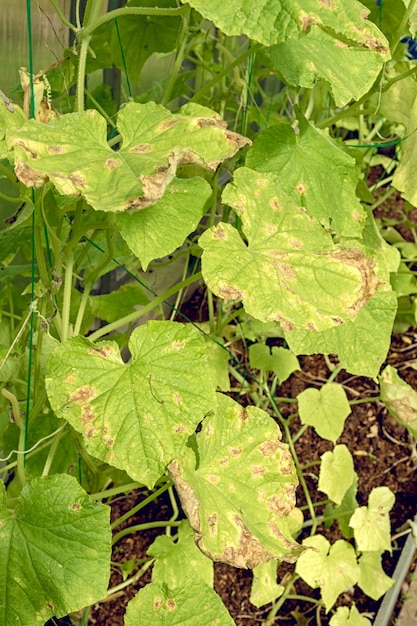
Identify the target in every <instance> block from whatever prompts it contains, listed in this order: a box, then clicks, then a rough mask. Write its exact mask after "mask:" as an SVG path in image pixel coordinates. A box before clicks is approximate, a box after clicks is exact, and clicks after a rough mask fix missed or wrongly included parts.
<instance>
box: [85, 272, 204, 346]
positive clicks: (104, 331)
mask: <svg viewBox="0 0 417 626" xmlns="http://www.w3.org/2000/svg"><path fill="white" fill-rule="evenodd" d="M201 276H202V275H201V272H197V273H196V274H193V275H192V276H189V277H188V278H186V279H185V280H182V281H181V282H180V283H177V284H176V285H174V286H173V287H171V288H170V289H167V291H165V292H164V293H163V294H162V295H161V296H157V297H156V298H155V299H154V300H152V302H150V303H149V304H147V305H146V306H144V307H142V309H141V310H140V311H135V313H129V315H125V317H122V318H121V319H119V320H117V321H116V322H112V323H111V324H107V325H106V326H103V328H99V329H98V330H96V331H95V332H94V333H92V334H91V335H90V336H89V339H90V341H96V340H97V339H99V338H100V337H103V336H104V335H108V334H109V333H111V332H113V331H114V330H117V329H118V328H120V326H123V325H124V324H130V323H131V322H135V321H136V320H138V319H140V318H141V317H143V316H144V315H146V313H149V312H150V311H152V310H153V309H154V308H156V307H157V306H158V305H159V304H162V303H163V302H164V301H165V300H167V299H168V298H169V297H170V296H172V295H174V294H175V293H177V292H178V291H180V290H181V289H184V287H188V285H192V284H193V283H195V282H197V281H198V280H200V278H201Z"/></svg>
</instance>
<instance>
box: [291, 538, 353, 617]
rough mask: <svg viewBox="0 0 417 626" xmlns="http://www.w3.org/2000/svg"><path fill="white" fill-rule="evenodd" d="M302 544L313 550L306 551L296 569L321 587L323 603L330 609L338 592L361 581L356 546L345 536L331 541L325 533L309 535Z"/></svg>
mask: <svg viewBox="0 0 417 626" xmlns="http://www.w3.org/2000/svg"><path fill="white" fill-rule="evenodd" d="M303 546H306V547H311V548H313V550H306V551H305V552H303V554H302V555H301V556H300V558H299V559H298V561H297V564H296V566H295V571H296V572H297V574H298V575H299V576H301V578H302V579H303V580H304V581H305V582H306V583H307V584H308V585H310V587H312V588H313V589H316V588H317V587H320V592H321V596H322V599H323V602H324V606H325V607H326V611H329V610H330V609H331V608H332V606H333V604H334V603H335V602H336V600H337V598H338V596H339V594H341V593H343V592H344V591H347V590H348V589H349V588H350V587H352V586H353V585H355V584H356V583H357V582H358V579H359V566H358V564H357V563H356V555H355V550H354V548H353V546H351V545H350V544H349V543H348V542H347V541H343V540H342V539H339V540H338V541H336V542H335V543H334V544H333V545H330V543H329V542H328V541H327V539H326V538H325V537H323V536H322V535H315V536H314V537H307V539H304V541H303Z"/></svg>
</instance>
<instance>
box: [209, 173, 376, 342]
mask: <svg viewBox="0 0 417 626" xmlns="http://www.w3.org/2000/svg"><path fill="white" fill-rule="evenodd" d="M223 200H224V202H226V203H228V204H230V205H231V206H232V207H233V208H234V209H235V211H236V212H237V213H238V215H239V216H240V217H241V220H242V231H243V234H244V236H245V237H246V238H247V240H248V245H246V244H245V243H244V241H243V240H242V238H241V237H240V235H239V233H238V231H237V230H236V229H235V228H233V227H232V226H231V225H230V224H224V223H220V224H218V225H217V226H214V227H212V228H211V229H209V230H207V231H206V232H205V233H203V235H202V236H201V237H200V240H199V243H200V245H201V247H202V248H203V250H204V252H203V256H202V272H203V276H204V279H205V281H206V283H207V285H208V286H209V287H210V289H211V290H212V291H214V293H215V294H216V295H218V296H220V297H222V298H226V299H241V300H243V303H244V305H245V309H246V311H247V312H248V313H249V314H250V315H252V316H253V317H256V318H258V319H259V320H261V321H263V322H267V321H271V320H276V321H279V322H280V323H281V326H282V327H283V328H284V329H285V330H293V329H296V328H304V329H308V330H310V331H311V330H313V331H320V330H324V329H325V328H331V327H333V326H337V325H339V324H342V323H343V322H344V321H347V320H352V319H354V318H355V317H356V315H357V314H358V312H359V311H360V309H361V308H362V307H363V306H364V304H365V303H366V302H367V301H368V300H369V299H370V298H371V297H372V295H373V293H374V292H375V289H376V287H377V284H378V281H377V278H376V276H375V273H374V264H373V261H372V259H368V258H367V257H366V256H365V255H364V254H363V252H362V251H361V249H360V246H355V247H350V248H347V247H341V246H337V245H334V244H333V241H332V239H331V237H330V235H329V234H328V233H327V232H326V231H325V230H324V229H323V228H322V227H321V226H320V224H319V223H318V222H317V221H316V220H314V219H313V218H311V217H309V216H307V215H306V214H305V212H304V211H303V209H302V207H300V206H298V205H297V204H296V202H295V201H294V200H293V199H291V198H289V197H288V195H286V194H285V192H282V190H281V184H280V180H279V179H278V177H277V176H275V175H274V174H269V173H264V174H261V173H258V172H255V171H253V170H250V169H248V168H240V169H238V170H236V172H235V176H234V182H233V183H231V184H229V185H228V186H227V187H226V189H225V191H224V194H223Z"/></svg>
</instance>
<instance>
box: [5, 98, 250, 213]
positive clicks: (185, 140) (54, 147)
mask: <svg viewBox="0 0 417 626" xmlns="http://www.w3.org/2000/svg"><path fill="white" fill-rule="evenodd" d="M117 126H118V130H119V132H120V135H121V137H122V139H121V147H120V149H119V150H117V151H114V150H112V149H111V148H110V146H109V145H108V143H107V140H106V132H107V124H106V120H105V118H104V117H102V116H101V115H100V114H99V113H98V112H97V111H95V110H89V111H86V112H83V113H68V114H67V115H62V116H61V117H60V118H59V119H57V120H55V121H53V122H50V123H49V124H41V123H40V122H37V121H36V120H28V121H27V122H26V123H25V124H24V125H22V126H21V127H20V128H19V129H18V130H16V129H14V128H11V129H9V130H8V133H7V145H8V147H9V148H10V149H14V152H15V161H16V167H15V172H16V175H17V177H18V178H19V179H20V180H21V181H22V182H23V183H24V184H25V185H26V186H27V187H35V188H38V187H41V186H42V185H43V184H44V183H45V182H46V181H47V180H50V181H51V182H53V183H54V185H55V187H56V188H57V190H58V192H59V193H61V194H63V195H82V196H83V197H84V198H85V199H86V200H87V202H89V203H90V204H91V206H92V207H93V208H94V209H96V210H102V211H113V212H118V211H128V210H129V211H130V210H132V211H136V210H139V209H143V208H145V207H147V206H150V205H152V204H155V202H157V201H158V200H160V198H162V196H163V195H164V193H165V190H166V188H167V186H168V185H169V183H171V182H172V181H173V180H174V179H175V177H176V173H177V169H178V167H180V166H182V165H189V164H194V165H198V166H200V167H205V168H208V169H212V170H215V169H216V167H217V166H218V165H219V163H221V162H222V161H223V160H224V159H226V158H229V157H231V156H233V155H234V154H235V153H236V152H237V151H238V150H239V149H240V148H241V147H242V146H244V145H246V144H248V143H250V142H249V140H248V139H245V138H244V137H242V136H241V135H238V134H237V133H233V132H231V131H228V130H227V129H226V124H225V122H223V121H222V120H220V118H219V117H218V116H213V117H201V116H196V115H189V114H187V110H186V114H181V113H180V114H176V115H174V114H172V113H170V112H169V111H168V110H167V109H165V108H164V107H163V106H161V105H158V104H155V103H154V102H148V103H147V104H137V103H134V102H131V103H129V104H127V105H126V106H125V107H124V108H123V109H121V110H120V112H119V114H118V117H117ZM192 190H193V189H192V188H189V192H190V193H191V191H192ZM197 191H199V189H198V190H197ZM196 200H198V195H197V196H196ZM199 206H201V203H200V204H199Z"/></svg>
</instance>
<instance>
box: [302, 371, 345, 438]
mask: <svg viewBox="0 0 417 626" xmlns="http://www.w3.org/2000/svg"><path fill="white" fill-rule="evenodd" d="M297 400H298V409H299V414H300V419H301V421H302V423H303V424H308V425H309V426H313V427H314V430H315V431H316V432H317V433H318V434H319V435H320V437H323V439H329V440H330V441H333V442H335V441H336V439H338V438H339V437H340V435H341V434H342V432H343V427H344V424H345V419H346V418H347V416H348V415H349V414H350V405H349V402H348V399H347V397H346V392H345V390H344V389H343V387H342V385H339V384H338V383H326V384H325V385H323V387H322V388H321V389H313V388H312V387H310V388H308V389H305V390H304V391H302V392H301V393H300V394H299V395H298V396H297Z"/></svg>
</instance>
